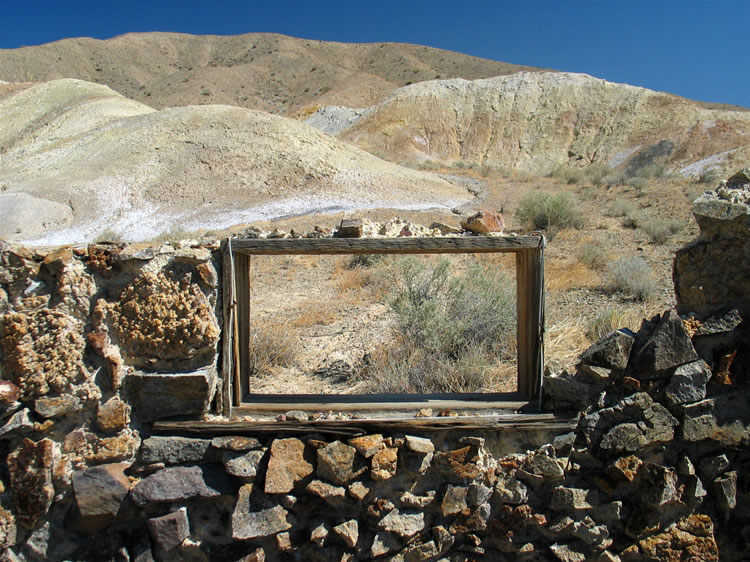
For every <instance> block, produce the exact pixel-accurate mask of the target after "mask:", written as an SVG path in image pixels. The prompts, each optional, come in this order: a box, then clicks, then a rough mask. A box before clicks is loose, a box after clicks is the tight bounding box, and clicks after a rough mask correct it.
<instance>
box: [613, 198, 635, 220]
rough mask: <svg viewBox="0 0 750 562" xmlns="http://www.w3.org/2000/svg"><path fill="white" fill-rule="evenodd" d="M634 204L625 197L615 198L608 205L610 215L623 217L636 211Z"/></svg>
mask: <svg viewBox="0 0 750 562" xmlns="http://www.w3.org/2000/svg"><path fill="white" fill-rule="evenodd" d="M636 210H637V208H636V206H635V205H634V204H633V203H632V202H631V201H628V200H627V199H615V200H614V201H613V202H612V205H610V207H609V213H607V214H608V215H609V216H610V217H624V216H627V215H630V214H632V213H634V212H636Z"/></svg>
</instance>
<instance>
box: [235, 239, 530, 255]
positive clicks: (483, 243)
mask: <svg viewBox="0 0 750 562" xmlns="http://www.w3.org/2000/svg"><path fill="white" fill-rule="evenodd" d="M539 243H540V237H539V236H460V237H447V236H446V237H435V238H419V237H408V238H407V237H404V238H270V239H269V238H244V239H234V240H233V241H232V248H233V249H234V251H235V253H245V254H266V255H295V254H466V253H469V254H471V253H483V252H518V251H523V250H524V249H531V248H538V247H539Z"/></svg>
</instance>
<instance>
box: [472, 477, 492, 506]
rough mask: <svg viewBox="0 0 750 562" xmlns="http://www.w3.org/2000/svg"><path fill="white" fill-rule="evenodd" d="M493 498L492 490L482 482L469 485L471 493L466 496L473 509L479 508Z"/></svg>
mask: <svg viewBox="0 0 750 562" xmlns="http://www.w3.org/2000/svg"><path fill="white" fill-rule="evenodd" d="M490 497H492V488H490V487H488V486H485V485H484V484H482V483H480V482H472V483H471V484H469V492H468V493H467V494H466V502H467V503H468V504H469V505H470V506H471V507H477V506H479V505H481V504H483V503H485V502H487V501H489V499H490Z"/></svg>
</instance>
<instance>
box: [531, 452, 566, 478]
mask: <svg viewBox="0 0 750 562" xmlns="http://www.w3.org/2000/svg"><path fill="white" fill-rule="evenodd" d="M524 468H525V469H526V470H527V471H528V472H530V473H531V474H536V475H538V476H542V477H543V478H545V479H547V480H548V481H550V482H554V481H556V480H562V479H563V477H564V476H565V467H564V466H563V464H562V462H561V461H560V459H555V458H553V457H550V456H549V455H548V454H546V453H545V452H543V451H537V452H536V453H534V454H532V455H531V456H529V458H528V459H527V461H526V463H525V464H524Z"/></svg>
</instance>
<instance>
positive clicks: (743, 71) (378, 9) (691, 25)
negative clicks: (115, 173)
mask: <svg viewBox="0 0 750 562" xmlns="http://www.w3.org/2000/svg"><path fill="white" fill-rule="evenodd" d="M748 21H750V0H681V1H677V0H599V1H595V0H526V1H523V0H516V1H510V0H498V1H495V2H479V1H473V0H464V1H460V0H455V1H452V2H448V1H444V0H432V1H419V2H417V1H411V0H401V1H392V0H370V1H368V2H364V1H361V0H360V1H358V0H346V1H339V0H335V1H319V2H309V1H308V2H300V1H297V0H283V1H279V0H276V1H266V2H250V1H240V0H213V1H211V2H208V1H196V0H180V1H175V0H149V1H146V0H128V1H122V0H119V1H112V0H99V1H90V0H39V1H35V0H25V1H23V0H0V48H4V49H7V48H15V47H20V46H22V45H38V44H41V43H47V42H50V41H55V40H57V39H62V38H65V37H80V36H88V37H96V38H99V39H106V38H109V37H113V36H115V35H119V34H122V33H127V32H131V31H179V32H183V33H195V34H218V35H233V34H238V33H247V32H251V31H265V32H276V33H283V34H286V35H292V36H295V37H304V38H307V39H322V40H327V41H343V42H375V41H399V42H405V43H417V44H422V45H430V46H433V47H439V48H443V49H450V50H453V51H459V52H462V53H467V54H471V55H476V56H480V57H485V58H489V59H494V60H501V61H505V62H512V63H517V64H528V65H533V66H541V67H546V68H554V69H556V70H567V71H573V72H585V73H587V74H591V75H594V76H597V77H599V78H605V79H607V80H612V81H615V82H626V83H628V84H634V85H637V86H644V87H647V88H652V89H654V90H661V91H666V92H671V93H675V94H679V95H682V96H685V97H689V98H693V99H699V100H705V101H716V102H724V103H732V104H737V105H743V106H745V107H750V72H748V67H749V66H750V34H749V33H748V31H747V22H748Z"/></svg>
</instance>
